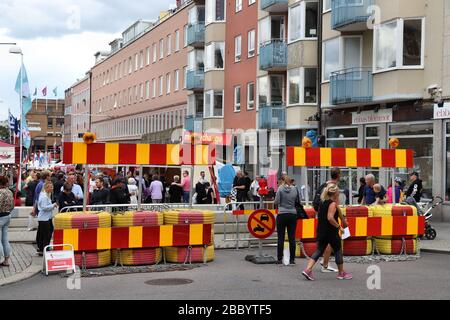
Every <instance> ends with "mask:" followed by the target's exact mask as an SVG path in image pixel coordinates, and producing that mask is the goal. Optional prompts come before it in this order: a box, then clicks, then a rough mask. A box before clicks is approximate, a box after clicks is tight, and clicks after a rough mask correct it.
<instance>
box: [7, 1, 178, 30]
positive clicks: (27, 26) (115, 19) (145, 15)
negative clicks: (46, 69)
mask: <svg viewBox="0 0 450 320" xmlns="http://www.w3.org/2000/svg"><path fill="white" fill-rule="evenodd" d="M174 1H175V0H158V1H155V0H153V1H151V2H152V3H151V5H150V4H149V3H148V2H150V1H121V0H45V1H42V0H41V1H36V0H2V1H1V2H0V28H4V29H6V30H7V35H8V36H9V37H12V38H17V39H34V38H37V37H61V36H64V35H68V34H77V33H81V32H111V33H118V32H121V31H122V30H123V29H125V28H126V27H127V26H128V25H131V24H132V23H133V22H134V21H136V20H138V19H143V20H155V19H156V18H157V17H158V15H159V12H160V11H162V10H167V9H168V8H169V4H171V3H174Z"/></svg>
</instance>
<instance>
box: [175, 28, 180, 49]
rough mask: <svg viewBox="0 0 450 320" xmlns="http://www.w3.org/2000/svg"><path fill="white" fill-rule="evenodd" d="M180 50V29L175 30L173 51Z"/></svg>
mask: <svg viewBox="0 0 450 320" xmlns="http://www.w3.org/2000/svg"><path fill="white" fill-rule="evenodd" d="M177 51H180V30H176V31H175V52H177Z"/></svg>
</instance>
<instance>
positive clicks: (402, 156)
mask: <svg viewBox="0 0 450 320" xmlns="http://www.w3.org/2000/svg"><path fill="white" fill-rule="evenodd" d="M395 162H396V165H397V167H399V168H406V150H395Z"/></svg>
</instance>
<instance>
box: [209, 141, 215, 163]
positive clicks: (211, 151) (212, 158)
mask: <svg viewBox="0 0 450 320" xmlns="http://www.w3.org/2000/svg"><path fill="white" fill-rule="evenodd" d="M216 152H217V148H216V146H215V145H209V146H208V164H209V165H215V164H216Z"/></svg>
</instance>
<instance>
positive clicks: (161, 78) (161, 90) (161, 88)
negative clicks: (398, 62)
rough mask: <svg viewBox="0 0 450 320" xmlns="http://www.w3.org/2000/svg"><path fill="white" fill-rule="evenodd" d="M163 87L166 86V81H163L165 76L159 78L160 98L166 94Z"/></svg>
mask: <svg viewBox="0 0 450 320" xmlns="http://www.w3.org/2000/svg"><path fill="white" fill-rule="evenodd" d="M163 86H164V79H163V76H160V77H159V96H160V97H161V96H162V95H163V92H164V89H163Z"/></svg>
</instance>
